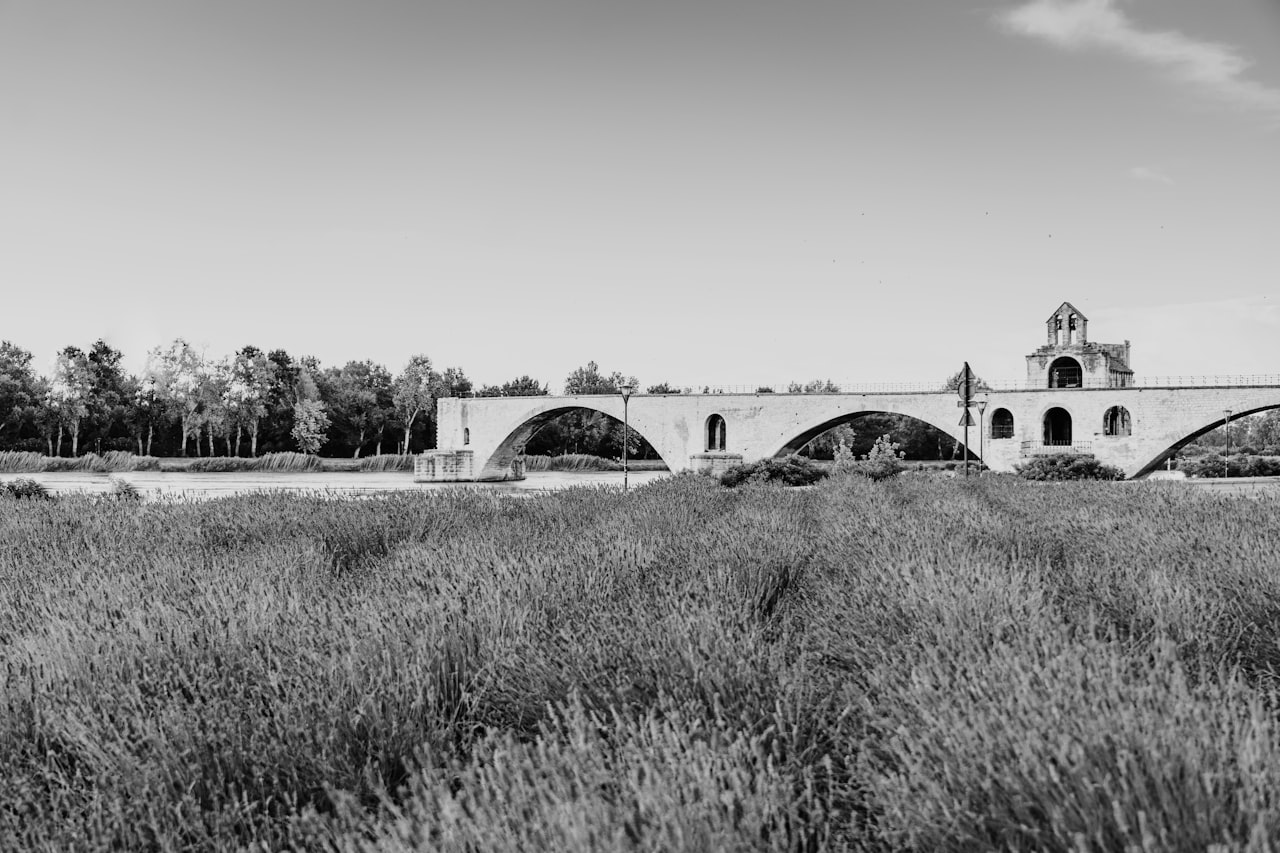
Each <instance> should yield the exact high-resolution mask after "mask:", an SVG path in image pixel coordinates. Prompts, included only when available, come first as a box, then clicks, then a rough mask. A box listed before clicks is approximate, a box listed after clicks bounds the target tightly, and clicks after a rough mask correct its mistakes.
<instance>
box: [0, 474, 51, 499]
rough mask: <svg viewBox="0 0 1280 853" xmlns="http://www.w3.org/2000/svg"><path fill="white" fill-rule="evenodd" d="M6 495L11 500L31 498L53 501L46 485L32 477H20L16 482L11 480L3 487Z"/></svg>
mask: <svg viewBox="0 0 1280 853" xmlns="http://www.w3.org/2000/svg"><path fill="white" fill-rule="evenodd" d="M3 492H4V494H5V495H7V496H8V497H11V498H30V499H31V500H37V501H48V500H53V495H52V494H50V493H49V489H48V488H46V487H45V485H44V483H41V482H40V481H38V480H32V479H31V478H30V477H19V478H18V479H16V480H10V481H9V482H7V483H5V484H4V486H3Z"/></svg>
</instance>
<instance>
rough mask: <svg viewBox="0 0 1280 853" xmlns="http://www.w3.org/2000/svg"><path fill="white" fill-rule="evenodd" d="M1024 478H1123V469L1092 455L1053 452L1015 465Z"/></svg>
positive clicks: (1019, 474)
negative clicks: (1100, 460)
mask: <svg viewBox="0 0 1280 853" xmlns="http://www.w3.org/2000/svg"><path fill="white" fill-rule="evenodd" d="M1014 470H1016V471H1017V472H1018V476H1020V477H1022V478H1023V479H1024V480H1123V479H1124V471H1122V470H1120V469H1119V468H1117V467H1115V466H1114V465H1104V464H1102V463H1101V462H1099V461H1098V460H1097V458H1096V457H1093V456H1083V455H1080V454H1075V453H1055V454H1052V455H1050V456H1037V457H1035V458H1034V459H1031V460H1030V461H1028V462H1024V463H1022V464H1021V465H1018V466H1016V467H1015V469H1014Z"/></svg>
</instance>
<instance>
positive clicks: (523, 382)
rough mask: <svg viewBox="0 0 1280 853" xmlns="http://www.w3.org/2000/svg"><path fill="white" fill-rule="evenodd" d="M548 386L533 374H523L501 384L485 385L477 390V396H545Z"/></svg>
mask: <svg viewBox="0 0 1280 853" xmlns="http://www.w3.org/2000/svg"><path fill="white" fill-rule="evenodd" d="M546 395H547V386H546V385H544V384H542V383H540V382H538V380H536V379H534V378H533V377H532V376H521V377H519V378H516V379H512V380H510V381H507V382H503V383H502V384H501V385H485V386H484V387H482V388H481V389H480V390H479V391H477V392H476V396H477V397H545V396H546Z"/></svg>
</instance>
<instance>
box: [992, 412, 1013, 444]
mask: <svg viewBox="0 0 1280 853" xmlns="http://www.w3.org/2000/svg"><path fill="white" fill-rule="evenodd" d="M991 437H992V438H1013V412H1011V411H1009V410H1008V409H996V410H995V411H994V412H992V413H991Z"/></svg>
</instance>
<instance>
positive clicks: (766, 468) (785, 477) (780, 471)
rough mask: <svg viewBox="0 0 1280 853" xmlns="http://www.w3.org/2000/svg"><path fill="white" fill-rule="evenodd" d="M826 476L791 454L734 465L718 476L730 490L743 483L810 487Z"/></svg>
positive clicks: (821, 471)
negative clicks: (780, 457)
mask: <svg viewBox="0 0 1280 853" xmlns="http://www.w3.org/2000/svg"><path fill="white" fill-rule="evenodd" d="M825 476H827V471H826V470H825V469H823V468H821V467H819V466H818V465H815V464H814V463H813V462H811V461H810V460H808V459H805V458H803V457H800V456H796V455H795V454H792V455H791V456H787V457H784V458H782V459H776V458H775V459H761V460H760V461H759V462H752V463H750V464H747V465H735V466H734V467H732V468H730V469H729V470H728V471H725V472H724V473H723V474H721V475H720V483H721V484H722V485H725V486H729V487H730V488H732V487H734V486H741V485H742V484H743V483H782V485H784V486H811V485H813V484H814V483H816V482H818V481H819V480H821V479H822V478H823V477H825Z"/></svg>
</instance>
